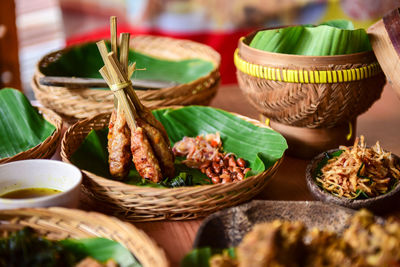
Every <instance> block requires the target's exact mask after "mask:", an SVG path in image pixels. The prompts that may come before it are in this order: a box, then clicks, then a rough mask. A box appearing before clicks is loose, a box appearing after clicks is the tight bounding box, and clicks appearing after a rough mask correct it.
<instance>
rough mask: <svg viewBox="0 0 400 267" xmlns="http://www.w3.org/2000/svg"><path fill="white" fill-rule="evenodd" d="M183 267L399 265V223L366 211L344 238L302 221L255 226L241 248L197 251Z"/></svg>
mask: <svg viewBox="0 0 400 267" xmlns="http://www.w3.org/2000/svg"><path fill="white" fill-rule="evenodd" d="M192 255H193V256H192ZM205 262H206V264H204V263H205ZM182 263H183V264H182V266H183V267H186V266H193V267H196V266H211V267H222V266H224V267H236V266H240V267H246V266H252V267H258V266H260V267H261V266H298V267H302V266H307V267H308V266H310V267H311V266H326V267H330V266H332V267H333V266H354V267H355V266H365V267H375V266H398V265H399V264H400V223H399V222H398V221H395V220H394V219H388V220H387V221H386V222H385V223H384V224H380V223H377V222H376V221H375V217H374V215H373V214H372V213H370V212H368V211H366V210H361V211H358V212H357V213H356V214H355V215H354V216H353V217H352V218H351V222H350V226H349V228H348V229H346V230H345V231H344V233H343V234H342V235H340V234H337V233H333V232H329V231H326V230H319V229H317V228H313V229H310V230H307V228H306V227H305V225H304V224H303V223H301V222H289V221H280V220H276V221H273V222H267V223H261V224H257V225H255V226H254V228H253V229H252V230H251V231H250V232H249V233H247V234H246V235H245V236H244V238H243V240H242V241H241V243H240V244H239V246H238V247H236V248H230V249H226V250H223V251H222V252H221V251H220V250H216V253H213V252H212V249H210V248H200V249H196V250H194V251H192V252H191V253H190V254H188V255H187V256H186V257H185V258H184V260H183V262H182Z"/></svg>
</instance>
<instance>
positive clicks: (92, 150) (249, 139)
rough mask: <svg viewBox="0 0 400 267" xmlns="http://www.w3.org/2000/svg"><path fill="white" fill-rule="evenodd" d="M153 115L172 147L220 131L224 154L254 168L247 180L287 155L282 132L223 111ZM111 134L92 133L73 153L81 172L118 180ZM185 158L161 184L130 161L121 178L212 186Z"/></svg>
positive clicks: (162, 111) (158, 112)
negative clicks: (112, 170) (110, 146)
mask: <svg viewBox="0 0 400 267" xmlns="http://www.w3.org/2000/svg"><path fill="white" fill-rule="evenodd" d="M153 114H154V116H155V117H156V118H157V120H158V121H160V122H161V123H162V125H163V126H164V128H165V130H166V132H167V134H168V137H169V140H170V143H171V145H172V146H174V145H175V144H176V143H177V142H179V141H181V140H182V139H183V138H184V137H185V136H199V135H201V134H206V133H216V132H218V133H219V135H220V139H221V142H222V145H223V151H224V152H225V153H227V154H228V153H233V154H234V155H236V156H237V160H238V159H239V158H242V159H244V160H245V163H246V165H245V166H246V168H250V171H248V172H247V173H246V175H245V176H246V177H249V176H253V175H257V174H259V173H261V172H263V171H265V170H266V169H268V168H269V167H271V166H272V165H273V164H274V163H275V162H276V161H277V160H278V159H280V158H281V157H282V156H283V153H284V151H285V149H286V148H287V144H286V141H285V139H284V138H283V136H282V135H280V134H279V133H277V132H275V131H273V130H271V129H269V128H265V127H259V126H257V125H254V124H252V123H250V122H248V121H246V120H243V119H242V118H240V117H237V116H235V115H233V114H231V113H229V112H226V111H223V110H220V109H215V108H212V107H203V106H187V107H182V108H177V109H174V108H166V109H158V110H154V111H153ZM114 127H115V126H114ZM107 135H108V129H107V128H104V129H101V130H92V132H90V133H89V134H88V136H87V137H86V138H85V140H84V141H83V143H82V144H81V146H80V147H79V148H78V149H77V150H76V151H75V152H74V154H72V157H71V161H72V163H73V164H75V165H76V166H78V167H79V168H80V169H83V170H86V171H89V172H92V173H94V174H97V175H99V176H102V177H104V178H108V179H115V178H114V177H113V176H112V175H111V174H110V170H109V163H108V161H109V152H108V149H107V143H108V141H107ZM254 136H257V138H254ZM185 159H186V158H185V157H179V156H177V157H175V162H174V166H175V176H173V177H169V178H168V179H167V178H164V179H163V180H162V181H161V182H159V183H154V182H151V181H150V180H144V179H142V177H141V176H140V175H139V174H138V172H137V171H136V170H135V169H134V164H132V163H131V162H130V169H129V172H128V174H127V176H125V177H123V178H121V181H122V182H124V183H127V184H131V185H139V186H152V187H176V186H193V185H203V184H210V183H211V181H210V179H209V178H208V177H207V175H206V174H205V173H202V172H201V170H200V169H196V168H190V167H188V166H187V165H185V164H184V163H183V161H184V160H185ZM237 160H236V162H237ZM245 179H246V178H245Z"/></svg>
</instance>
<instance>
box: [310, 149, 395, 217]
mask: <svg viewBox="0 0 400 267" xmlns="http://www.w3.org/2000/svg"><path fill="white" fill-rule="evenodd" d="M336 151H339V149H331V150H328V151H326V152H323V153H321V154H319V155H318V156H316V157H315V158H314V159H313V160H312V161H311V162H310V164H308V165H307V168H306V182H307V187H308V190H309V191H310V192H311V194H312V196H313V197H314V199H316V200H320V201H323V202H327V203H331V204H335V205H340V206H343V207H347V208H351V209H361V208H366V209H369V210H372V211H374V212H384V211H386V210H388V209H390V207H391V205H392V204H393V203H396V202H397V201H399V199H400V194H399V192H400V183H398V184H397V186H396V187H395V188H394V189H393V190H391V191H390V192H388V193H386V194H383V195H380V196H377V197H373V198H368V199H348V198H345V197H343V198H341V197H337V196H334V195H332V194H330V193H328V192H326V191H324V190H323V189H322V188H321V187H319V186H318V185H317V183H316V181H315V169H316V168H317V166H318V163H319V162H320V161H321V160H322V159H323V158H324V157H325V156H326V153H328V154H331V153H333V152H336ZM392 156H393V157H394V158H395V159H396V161H397V162H400V158H399V157H398V156H396V155H394V154H392Z"/></svg>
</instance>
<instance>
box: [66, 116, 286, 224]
mask: <svg viewBox="0 0 400 267" xmlns="http://www.w3.org/2000/svg"><path fill="white" fill-rule="evenodd" d="M235 115H236V114H235ZM237 116H239V115H237ZM239 117H241V118H242V119H244V120H247V121H249V122H251V123H253V124H255V125H258V126H260V127H266V126H265V125H263V124H261V123H259V122H258V121H255V120H252V119H249V118H246V117H243V116H239ZM109 118H110V114H106V113H104V114H99V115H97V116H95V117H93V118H89V119H86V120H82V121H79V122H77V123H76V124H74V125H73V126H71V127H70V128H69V129H68V130H67V132H66V133H65V135H64V137H63V140H62V145H61V157H62V159H63V161H65V162H68V163H71V162H70V159H71V156H72V154H73V153H74V152H75V151H76V149H77V148H78V147H79V146H80V145H81V143H82V141H83V140H84V139H85V137H86V136H87V134H88V133H89V132H90V131H91V130H92V129H95V130H98V129H103V128H105V127H107V125H108V122H109ZM281 162H282V158H281V159H280V160H278V161H277V162H276V163H275V164H274V165H273V166H272V167H270V168H269V169H267V170H265V171H264V172H262V173H260V174H258V175H255V176H252V177H248V178H246V179H244V180H243V181H241V182H234V183H227V184H216V185H202V186H190V187H180V188H171V189H167V188H149V187H139V186H133V185H128V184H124V183H121V182H118V181H114V180H110V179H106V178H103V177H100V176H98V175H96V174H94V173H91V172H89V171H86V170H82V172H83V173H84V181H83V184H84V192H85V194H86V195H87V196H88V197H89V198H90V199H91V200H92V202H94V203H95V205H94V206H95V207H97V208H98V207H101V210H102V211H105V212H107V213H111V214H113V215H116V216H118V217H123V218H124V219H125V220H129V221H152V220H165V219H168V220H185V219H194V218H198V217H204V216H206V215H208V214H210V213H212V212H215V211H217V210H220V209H223V208H226V207H230V206H234V205H237V204H239V203H242V202H244V201H246V200H249V199H251V198H252V197H254V196H255V195H257V194H258V193H259V192H260V191H261V190H262V189H263V188H264V186H265V185H266V184H267V183H268V182H269V181H270V178H272V176H273V175H274V174H275V172H276V170H277V169H278V166H279V165H280V163H281Z"/></svg>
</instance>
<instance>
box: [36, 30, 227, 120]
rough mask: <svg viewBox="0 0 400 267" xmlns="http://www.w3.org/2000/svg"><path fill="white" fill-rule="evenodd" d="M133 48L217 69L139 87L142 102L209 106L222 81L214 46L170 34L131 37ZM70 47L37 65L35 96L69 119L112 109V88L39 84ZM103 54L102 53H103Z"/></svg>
mask: <svg viewBox="0 0 400 267" xmlns="http://www.w3.org/2000/svg"><path fill="white" fill-rule="evenodd" d="M131 47H133V48H134V49H135V50H137V51H138V52H141V53H145V54H147V55H150V56H155V57H159V58H164V59H169V60H183V59H194V58H199V59H203V60H207V61H210V62H212V63H213V64H214V69H213V70H212V71H211V72H210V73H209V74H208V75H206V76H203V77H201V78H198V79H197V80H195V81H192V82H190V83H185V84H181V85H178V86H174V87H170V88H163V89H160V90H136V93H137V95H138V96H139V98H140V99H141V101H142V103H143V104H144V105H145V106H147V107H149V108H156V107H165V106H173V105H193V104H196V105H208V104H209V103H210V101H211V99H212V98H213V97H214V96H215V94H216V93H217V89H218V87H219V82H220V73H219V66H220V55H219V54H218V52H216V51H215V50H213V49H212V48H210V47H208V46H206V45H203V44H200V43H196V42H192V41H188V40H178V39H173V38H168V37H156V36H138V37H134V38H132V40H131ZM67 50H68V48H65V49H63V50H59V51H56V52H53V53H50V54H48V55H46V56H44V57H43V58H42V59H41V60H40V61H39V62H38V64H37V66H36V71H35V74H34V77H33V80H32V82H31V85H32V88H33V91H34V93H35V97H36V98H37V99H38V100H39V101H40V102H41V103H42V104H43V105H44V106H46V107H48V108H50V109H52V110H54V111H56V112H57V113H59V114H60V115H62V116H65V117H67V118H69V119H70V118H75V119H82V118H88V117H91V116H94V115H97V114H99V113H104V112H111V111H112V109H113V106H114V97H113V95H112V92H111V91H110V90H101V89H89V88H86V89H71V88H66V87H54V86H44V85H41V84H39V79H40V77H43V76H44V74H43V73H42V72H41V71H40V69H41V67H43V66H46V65H47V64H49V63H51V62H54V61H55V60H57V58H59V57H60V55H61V54H62V53H64V52H65V51H67ZM99 57H100V54H99Z"/></svg>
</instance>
